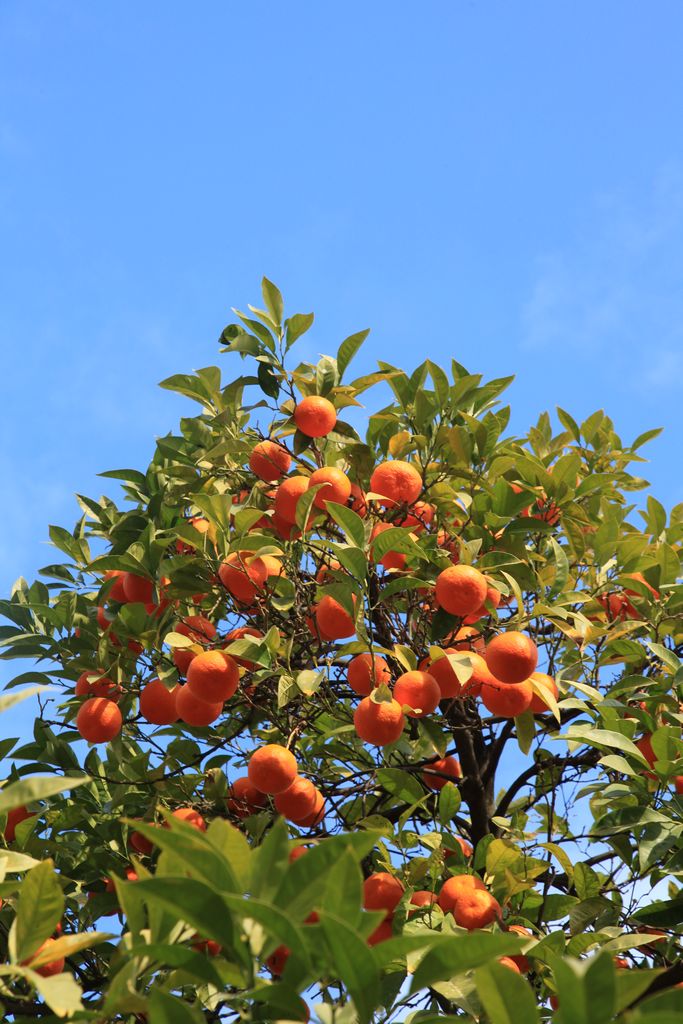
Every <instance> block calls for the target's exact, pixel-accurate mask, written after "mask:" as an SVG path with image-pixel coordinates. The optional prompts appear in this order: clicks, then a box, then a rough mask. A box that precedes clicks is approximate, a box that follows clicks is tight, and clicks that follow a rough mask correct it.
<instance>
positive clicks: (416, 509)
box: [397, 501, 435, 533]
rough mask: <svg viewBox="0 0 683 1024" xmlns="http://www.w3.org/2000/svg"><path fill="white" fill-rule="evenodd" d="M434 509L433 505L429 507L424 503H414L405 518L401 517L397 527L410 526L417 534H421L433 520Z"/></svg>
mask: <svg viewBox="0 0 683 1024" xmlns="http://www.w3.org/2000/svg"><path fill="white" fill-rule="evenodd" d="M434 513H435V509H434V506H433V505H430V504H429V503H428V502H426V501H416V502H415V504H414V505H412V506H411V507H410V508H409V509H408V511H407V513H406V514H405V516H403V517H402V518H401V520H400V522H399V523H397V525H398V526H410V527H412V528H413V529H414V530H415V531H416V532H417V533H421V532H422V531H423V530H426V528H427V527H428V526H429V525H430V523H431V522H432V520H433V518H434Z"/></svg>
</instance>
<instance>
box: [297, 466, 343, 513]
mask: <svg viewBox="0 0 683 1024" xmlns="http://www.w3.org/2000/svg"><path fill="white" fill-rule="evenodd" d="M318 484H322V486H321V488H320V490H319V491H318V493H317V494H316V496H315V498H314V499H313V504H314V506H315V508H320V509H322V510H323V512H325V511H327V502H328V501H336V502H337V504H338V505H345V504H346V502H347V501H348V500H349V498H350V497H351V481H350V480H349V478H348V477H347V475H346V473H342V471H341V469H336V468H335V467H334V466H323V468H322V469H316V470H315V472H314V473H311V475H310V476H309V478H308V486H309V487H316V486H317V485H318Z"/></svg>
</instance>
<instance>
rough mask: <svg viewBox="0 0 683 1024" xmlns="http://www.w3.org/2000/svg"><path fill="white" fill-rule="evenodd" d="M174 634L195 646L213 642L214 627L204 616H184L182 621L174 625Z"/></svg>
mask: <svg viewBox="0 0 683 1024" xmlns="http://www.w3.org/2000/svg"><path fill="white" fill-rule="evenodd" d="M174 632H175V633H180V635H181V636H186V637H187V638H188V640H191V641H192V642H193V643H195V644H203V643H206V642H207V640H213V638H214V637H215V635H216V627H215V626H214V624H213V622H211V620H210V619H207V618H206V616H205V615H186V616H185V618H184V619H181V621H180V622H177V623H176V624H175V627H174Z"/></svg>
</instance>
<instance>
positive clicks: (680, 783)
mask: <svg viewBox="0 0 683 1024" xmlns="http://www.w3.org/2000/svg"><path fill="white" fill-rule="evenodd" d="M673 783H674V789H675V790H676V793H677V795H678V796H680V795H681V793H683V775H674V778H673Z"/></svg>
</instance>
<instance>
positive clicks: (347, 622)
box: [315, 594, 356, 640]
mask: <svg viewBox="0 0 683 1024" xmlns="http://www.w3.org/2000/svg"><path fill="white" fill-rule="evenodd" d="M353 601H354V604H355V603H356V599H355V596H354V599H353ZM315 621H316V625H317V627H318V629H319V631H320V635H321V637H323V639H325V640H342V639H344V638H345V637H348V636H353V634H354V633H355V632H356V624H355V622H354V621H353V618H352V617H351V616H350V615H349V613H348V612H347V611H346V609H345V608H343V607H342V606H341V605H340V604H339V601H335V599H334V598H333V597H331V596H330V595H329V594H325V595H324V597H323V598H322V599H321V601H320V603H319V604H318V606H317V608H316V610H315Z"/></svg>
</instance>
